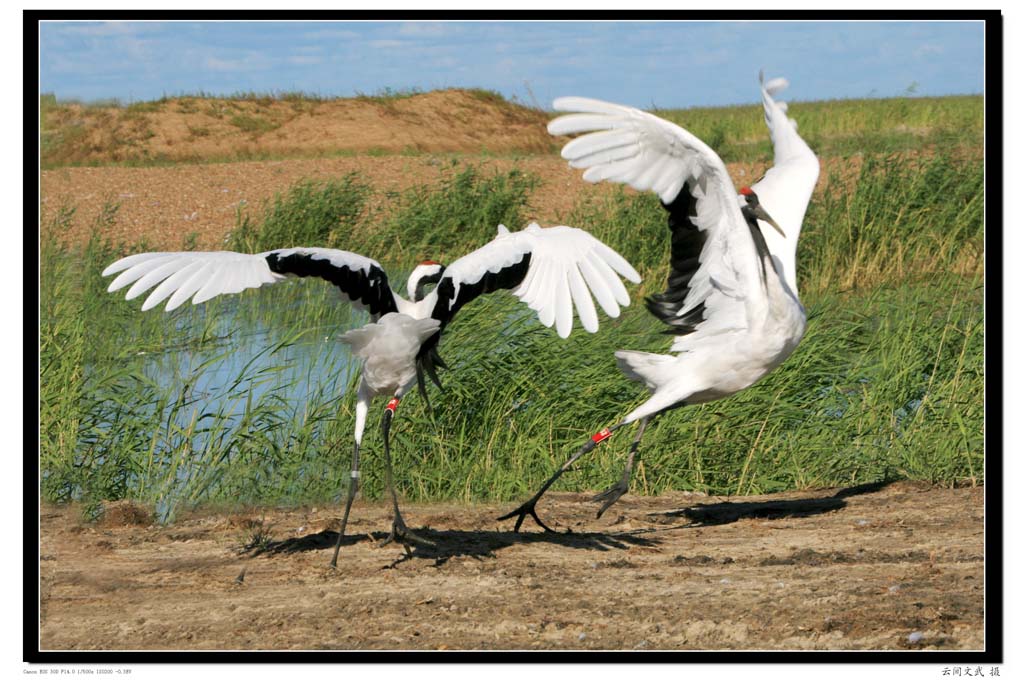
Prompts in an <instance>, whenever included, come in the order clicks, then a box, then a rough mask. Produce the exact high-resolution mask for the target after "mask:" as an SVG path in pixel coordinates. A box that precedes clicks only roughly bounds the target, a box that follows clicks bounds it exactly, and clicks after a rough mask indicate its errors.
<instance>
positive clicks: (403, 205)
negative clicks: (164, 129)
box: [40, 97, 984, 519]
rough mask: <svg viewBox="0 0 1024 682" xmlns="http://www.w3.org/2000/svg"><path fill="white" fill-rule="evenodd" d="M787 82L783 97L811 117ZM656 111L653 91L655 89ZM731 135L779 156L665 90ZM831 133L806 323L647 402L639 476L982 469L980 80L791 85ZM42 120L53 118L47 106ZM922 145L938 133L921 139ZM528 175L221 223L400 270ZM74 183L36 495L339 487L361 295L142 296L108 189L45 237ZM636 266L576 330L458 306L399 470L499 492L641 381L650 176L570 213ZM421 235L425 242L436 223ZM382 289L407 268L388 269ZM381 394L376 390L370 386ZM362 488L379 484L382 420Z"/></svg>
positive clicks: (652, 483)
mask: <svg viewBox="0 0 1024 682" xmlns="http://www.w3.org/2000/svg"><path fill="white" fill-rule="evenodd" d="M796 110H797V108H796V106H795V105H794V107H793V108H791V111H792V112H794V113H793V115H794V116H795V115H796ZM662 113H663V114H665V113H666V112H662ZM666 115H668V116H669V117H670V118H673V119H676V120H679V121H680V122H683V121H685V122H686V125H687V126H688V127H689V128H690V129H691V130H693V131H694V132H695V133H697V134H699V135H702V136H703V137H704V139H705V140H707V141H708V142H709V143H711V144H712V145H713V146H714V145H716V144H717V145H718V146H719V147H722V148H723V150H724V151H723V156H724V157H725V158H726V159H727V160H751V159H759V158H766V157H769V158H770V148H769V147H768V146H767V141H766V140H767V137H766V135H765V134H764V129H763V122H762V121H761V118H760V113H759V111H758V110H757V109H756V108H755V107H736V108H729V109H724V110H685V111H673V112H667V114H666ZM799 119H800V125H801V131H802V132H803V133H804V134H805V135H806V136H807V138H808V140H809V142H810V143H811V144H812V146H815V148H816V150H817V151H819V153H822V154H826V153H827V154H829V155H831V156H837V155H838V156H840V157H843V156H844V155H847V154H849V155H850V157H849V161H850V163H849V164H846V163H840V164H834V167H835V168H836V169H837V170H836V171H835V172H834V174H833V175H832V176H831V177H829V178H827V179H826V181H825V183H824V186H823V188H822V189H821V190H820V191H819V192H818V193H817V194H816V196H815V199H814V200H813V201H812V203H811V206H810V209H809V211H808V214H807V218H806V220H805V227H804V232H803V235H802V239H801V244H800V249H799V251H798V258H799V267H800V275H799V285H800V290H801V297H802V300H803V302H804V305H805V307H806V309H807V312H808V317H809V322H808V328H807V333H806V336H805V338H804V340H803V342H802V344H801V346H800V347H799V348H798V350H797V351H796V353H795V354H794V355H793V357H792V358H790V359H789V360H788V361H787V362H786V364H784V365H783V366H782V367H781V368H780V369H778V370H776V371H775V372H774V373H773V374H771V375H769V376H768V377H766V378H765V379H764V380H763V381H762V382H760V383H759V384H757V385H756V386H754V387H753V388H751V389H749V390H747V391H745V392H743V393H741V394H740V395H738V396H736V397H733V398H730V399H728V400H726V401H721V402H717V403H712V404H709V405H703V406H698V407H693V408H686V409H683V410H680V411H676V412H674V413H672V414H671V415H670V416H668V417H665V418H662V419H659V420H657V421H655V422H653V423H652V425H651V427H650V429H649V430H648V435H647V436H646V437H645V440H644V447H643V449H642V451H641V456H642V464H641V466H640V468H639V470H638V472H637V474H636V475H635V477H634V482H633V491H634V492H637V493H644V494H655V493H659V492H662V491H665V490H670V489H687V490H700V491H705V492H709V493H714V494H748V493H760V492H771V491H778V490H785V489H793V488H807V487H814V486H825V485H846V484H855V483H864V482H871V481H877V480H880V479H884V478H913V479H925V480H929V481H935V482H941V483H944V484H947V485H954V484H957V483H961V482H964V481H968V482H972V483H978V482H981V481H982V480H983V478H984V457H983V454H984V453H983V428H984V401H983V389H984V357H983V344H984V310H983V298H984V278H983V277H984V272H983V254H984V251H983V248H984V232H983V215H984V213H983V208H984V206H983V198H984V197H983V190H984V184H983V179H984V175H983V165H982V159H981V154H980V139H981V137H980V136H981V129H982V128H981V100H980V98H976V97H974V98H970V97H968V98H942V99H905V100H871V101H868V100H865V101H846V102H824V103H805V104H801V105H799ZM44 129H45V125H44ZM922 152H926V153H922ZM536 183H537V178H534V177H531V176H530V175H528V174H525V173H522V172H516V171H513V172H510V173H504V174H487V173H483V172H481V171H479V170H478V169H476V168H475V167H474V166H473V165H472V164H467V163H453V165H452V166H451V168H450V169H449V170H448V171H447V172H446V173H445V174H444V177H443V179H442V181H441V182H439V183H438V184H436V185H432V186H425V187H417V188H413V189H411V190H408V191H406V192H404V193H402V194H401V195H399V196H395V197H392V198H391V199H392V200H391V201H389V202H378V203H380V204H381V206H382V208H376V209H370V208H368V206H369V205H370V202H369V198H370V197H372V196H373V193H374V192H375V191H376V189H375V188H374V187H372V186H369V185H367V184H365V183H364V182H363V181H362V180H361V179H360V177H358V176H355V175H353V176H348V177H343V178H338V179H334V180H330V181H320V182H313V181H310V182H305V183H300V184H299V185H296V186H295V187H293V188H292V189H291V190H290V191H289V192H287V193H284V194H282V195H281V196H279V197H278V198H277V199H276V200H275V201H273V202H270V203H269V204H268V205H266V206H264V207H261V208H257V209H255V210H252V211H250V212H248V213H240V214H239V215H238V218H237V220H236V225H235V228H234V230H233V231H232V232H231V234H230V235H229V236H228V244H227V245H228V247H229V248H233V249H236V250H245V251H250V250H262V249H268V248H276V247H281V246H286V245H292V244H306V245H322V246H332V247H341V248H345V249H349V250H353V251H357V252H363V253H370V254H375V255H376V257H377V258H378V259H379V260H381V262H382V264H383V265H384V266H385V268H386V269H387V270H388V272H389V273H392V274H393V275H396V274H397V275H404V273H407V272H409V270H411V268H412V267H413V265H414V264H415V262H416V260H417V259H418V257H419V255H420V254H421V253H424V252H429V253H432V254H434V255H435V257H438V258H440V259H444V260H446V261H447V262H450V261H451V260H453V259H454V258H456V257H458V256H459V255H461V254H462V252H464V250H465V248H466V246H465V245H467V244H479V245H482V244H483V243H485V242H486V241H487V240H489V239H490V238H491V237H492V235H493V233H494V229H495V226H496V225H497V224H498V223H499V222H504V223H505V224H507V225H509V226H518V225H521V224H522V223H523V216H524V207H525V205H526V202H527V201H528V199H529V196H530V192H531V190H532V189H533V187H535V185H536ZM76 219H77V218H76V215H75V211H74V206H73V205H65V206H63V207H61V208H56V209H55V208H50V209H48V210H47V212H46V213H45V214H44V224H43V226H42V229H43V239H42V245H43V248H42V252H41V263H40V267H41V270H40V272H41V282H40V297H41V302H40V363H41V377H40V379H41V393H40V411H41V415H40V418H41V425H40V426H41V453H40V454H41V470H42V475H43V482H42V487H43V494H44V497H45V498H46V499H48V500H53V501H68V500H73V499H74V500H82V501H84V502H86V506H85V508H86V509H87V510H89V509H97V508H98V503H99V502H100V501H101V500H106V499H121V498H132V499H136V500H140V501H143V502H146V503H148V504H152V505H154V506H155V507H156V508H157V510H158V512H159V513H160V516H161V518H164V519H168V518H173V516H174V514H175V512H176V511H179V510H181V509H184V508H187V507H189V506H191V505H195V504H212V505H238V504H248V503H253V504H256V503H258V504H269V503H282V504H300V503H318V502H329V501H332V500H335V499H336V498H337V496H338V495H339V492H340V491H341V490H342V487H343V485H344V484H345V483H346V480H347V471H348V458H349V455H350V447H351V434H352V426H353V420H354V414H353V404H352V402H353V401H352V399H351V398H352V396H351V395H350V393H351V392H353V390H354V386H355V382H356V381H357V371H356V369H357V368H356V367H354V366H353V365H352V363H351V362H350V360H349V358H348V357H347V356H346V355H345V354H344V352H341V351H339V349H338V348H337V345H338V344H336V343H335V342H334V340H333V337H334V336H336V335H337V334H338V333H339V332H340V331H342V330H344V329H346V328H349V327H351V326H353V325H357V324H360V323H362V322H363V321H364V320H365V319H366V318H365V316H363V315H362V314H360V313H354V312H352V311H351V310H350V309H349V308H348V307H347V306H345V305H339V304H338V298H337V296H336V294H334V293H333V292H332V291H330V290H329V287H327V286H324V285H323V284H322V283H320V282H309V281H305V280H301V281H294V282H288V283H284V284H280V285H277V286H275V287H271V288H269V289H267V290H265V291H258V292H246V293H245V294H242V295H240V296H236V297H229V298H224V299H216V300H214V301H211V302H209V303H207V304H205V305H202V306H196V307H193V306H185V307H183V308H181V309H179V310H178V311H175V312H174V313H172V314H170V315H164V314H162V313H160V312H158V311H153V312H150V313H146V314H143V313H140V312H139V310H138V308H139V306H140V303H139V301H138V300H136V301H131V302H125V301H124V300H123V297H122V296H121V295H112V294H107V293H105V287H106V284H107V283H108V281H107V280H104V279H103V278H101V277H100V275H99V273H100V271H101V270H102V269H103V268H104V267H105V266H106V265H108V264H109V263H110V262H112V261H113V260H114V259H116V258H117V257H119V256H120V255H123V254H125V253H129V252H137V251H140V250H144V249H146V245H145V244H111V243H109V242H107V241H106V240H105V238H104V236H103V235H104V233H105V228H106V227H108V226H109V225H110V224H111V223H112V222H113V221H115V220H116V219H117V208H116V206H114V205H111V206H110V207H109V210H108V211H107V212H105V213H104V214H103V215H101V216H100V218H99V219H98V220H97V224H96V225H95V226H94V230H93V232H94V235H95V236H94V238H93V239H92V240H91V242H90V243H89V244H88V245H86V246H82V247H65V246H58V245H57V244H58V242H57V240H55V239H48V238H47V235H48V234H55V233H57V232H59V231H61V230H62V229H64V227H66V225H67V224H69V223H70V222H72V221H75V220H76ZM569 223H570V224H574V225H578V226H580V227H584V228H586V229H588V230H589V231H591V232H592V233H594V234H595V235H596V236H598V237H599V238H601V239H602V240H604V241H606V242H607V243H608V244H610V245H611V246H613V247H614V248H616V249H618V250H620V251H621V252H622V253H623V254H625V255H626V256H627V257H628V258H629V260H630V261H631V262H632V263H633V264H634V265H635V266H636V267H637V269H638V270H639V271H640V273H641V274H642V275H643V277H644V283H643V284H642V285H641V286H640V287H639V288H636V289H632V290H631V295H632V297H633V301H634V304H633V305H632V306H631V307H630V308H628V309H626V310H625V311H624V312H623V315H622V316H621V318H620V319H619V320H608V319H607V318H604V317H602V320H601V324H602V329H601V332H599V333H598V334H597V335H594V336H591V335H587V334H586V333H585V332H583V331H582V330H581V329H579V328H578V327H577V330H576V332H575V333H574V334H573V336H572V337H570V338H569V339H568V340H566V341H562V340H560V339H558V338H557V337H556V335H555V334H554V333H553V332H552V331H550V330H548V329H545V328H543V327H542V326H541V325H540V324H539V323H538V322H537V321H536V319H535V317H534V316H533V315H532V314H531V313H530V312H529V311H528V310H527V309H526V308H525V306H522V305H521V304H519V303H518V302H517V301H515V300H514V299H512V297H510V296H506V295H496V296H490V297H486V300H483V301H478V302H476V303H474V304H473V305H472V306H468V307H467V308H466V309H465V310H463V311H462V312H460V313H459V316H458V317H457V318H456V320H455V322H454V323H453V325H452V326H451V327H450V329H449V331H448V332H447V333H446V336H445V338H444V340H443V341H442V344H441V348H440V350H441V354H442V356H443V357H444V358H445V360H446V361H447V362H448V364H449V366H450V367H451V369H450V371H447V372H444V373H443V374H442V381H443V382H444V384H445V392H444V394H443V397H442V395H441V394H438V392H437V390H436V389H431V398H432V402H433V404H434V406H435V414H434V415H433V417H432V416H431V415H430V414H428V412H427V411H426V409H425V407H424V405H423V403H422V400H421V399H420V398H419V397H412V396H410V398H409V399H407V400H406V401H405V403H403V406H402V410H401V411H400V413H399V418H398V419H397V421H396V423H395V427H394V428H393V430H392V437H393V442H394V447H393V456H394V457H395V465H396V473H397V477H398V481H397V484H398V486H399V489H400V492H401V494H403V495H404V496H406V497H407V498H409V499H416V500H439V499H454V500H483V499H489V500H511V499H514V498H518V497H521V496H523V495H524V494H525V493H527V492H528V491H531V490H532V489H534V488H535V486H537V485H538V484H539V483H540V482H541V481H542V480H543V479H544V478H546V477H547V475H548V474H549V473H550V472H551V471H552V469H553V468H554V467H556V466H558V465H560V464H561V462H562V461H563V460H564V458H565V457H566V455H567V453H568V452H569V451H570V449H572V448H573V447H574V446H576V445H577V444H578V443H579V442H580V441H581V440H582V439H584V438H586V437H587V436H588V435H589V434H591V433H593V432H594V431H595V430H597V429H598V428H601V427H603V426H607V425H609V424H611V423H614V421H616V420H617V419H618V418H619V417H621V416H622V415H623V414H625V412H626V411H628V410H629V409H631V408H632V407H633V406H635V405H637V404H639V403H640V402H642V401H643V400H644V399H645V396H646V391H645V390H644V389H643V387H642V386H640V385H639V384H635V383H632V382H629V381H628V380H626V379H625V378H624V377H623V376H622V375H621V374H620V373H619V372H618V370H617V369H616V368H615V362H614V358H613V356H612V352H613V351H614V350H616V349H619V348H624V349H635V350H647V351H652V352H665V351H666V349H667V346H668V344H669V342H670V340H669V338H668V337H666V336H665V335H663V334H662V328H661V327H660V326H659V323H658V322H657V321H656V320H655V319H654V318H652V317H651V316H650V315H649V314H648V313H647V312H646V310H644V308H643V306H642V305H641V304H640V303H641V301H642V297H643V296H645V295H649V294H652V293H656V292H657V291H659V290H660V289H661V288H662V287H663V286H664V282H665V279H666V277H667V272H668V243H667V240H666V239H665V238H664V237H665V218H664V215H663V211H662V209H661V208H660V206H659V205H658V202H657V200H656V199H655V198H654V197H651V196H646V195H644V196H637V195H635V194H632V193H627V192H613V193H610V194H607V195H604V196H602V197H600V198H597V199H591V200H588V201H586V202H581V203H579V204H578V205H577V206H576V208H575V210H574V212H573V215H572V216H571V218H570V220H569ZM427 246H429V247H430V248H429V250H427V249H426V248H425V247H427ZM392 286H393V287H394V288H400V287H403V286H404V277H395V280H394V281H392ZM380 407H381V406H376V407H375V411H376V410H379V409H380ZM375 419H376V417H375V416H374V417H371V428H370V429H368V435H367V438H366V440H365V448H366V459H365V461H366V466H365V474H364V475H365V479H364V484H363V491H364V494H366V495H367V496H370V497H377V496H380V495H381V494H382V491H383V467H381V466H380V456H379V455H380V454H382V453H381V452H380V448H381V445H380V439H379V436H378V434H377V432H376V429H375V428H372V427H373V426H375V422H374V421H373V420H375ZM628 440H629V436H628V435H626V436H623V435H620V436H619V437H618V438H614V439H612V440H611V441H610V444H609V445H606V446H605V447H603V448H601V449H599V450H598V451H597V452H596V453H595V455H594V456H592V458H591V459H590V460H589V462H587V461H584V462H582V463H581V464H582V466H581V468H580V469H579V471H577V472H575V473H573V474H571V475H567V476H565V477H564V478H563V480H562V481H561V482H560V483H559V484H558V485H559V486H560V487H561V488H563V489H573V490H586V489H595V490H596V489H601V488H604V487H606V486H607V485H609V484H610V483H611V482H613V481H614V480H615V479H616V478H617V476H618V474H619V472H620V469H621V461H622V456H623V454H624V452H625V450H626V447H627V445H628Z"/></svg>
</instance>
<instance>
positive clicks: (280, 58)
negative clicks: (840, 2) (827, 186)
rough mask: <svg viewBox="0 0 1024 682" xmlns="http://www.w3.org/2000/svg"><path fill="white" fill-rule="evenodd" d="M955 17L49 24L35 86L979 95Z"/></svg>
mask: <svg viewBox="0 0 1024 682" xmlns="http://www.w3.org/2000/svg"><path fill="white" fill-rule="evenodd" d="M983 45H984V42H983V27H982V24H981V23H980V22H979V23H965V22H955V23H948V22H892V23H877V22H777V23H773V22H743V23H741V22H626V21H615V22H451V21H446V22H401V21H395V22H323V23H319V22H266V23H259V22H221V23H213V22H180V23H179V22H152V23H147V22H128V23H116V22H108V23H98V22H77V23H76V22H60V23H57V22H49V23H43V24H41V27H40V91H42V92H53V93H56V94H57V96H58V97H59V98H62V99H70V98H77V99H83V100H96V99H105V98H118V99H121V100H123V101H138V100H147V99H155V98H158V97H161V96H163V95H165V94H167V95H175V94H181V93H190V92H192V93H194V92H198V91H203V92H207V93H211V94H229V93H233V92H242V91H257V92H277V91H291V90H303V91H308V92H314V93H319V94H321V95H340V96H351V95H353V94H356V93H360V92H362V93H375V92H379V91H381V90H382V89H384V88H392V89H408V88H419V89H421V90H431V89H436V88H445V87H482V88H488V89H492V90H497V91H498V92H501V93H502V94H504V95H505V96H508V97H515V98H517V99H519V100H521V101H523V102H526V103H528V104H537V105H540V106H544V107H548V106H550V103H551V100H552V99H553V98H555V97H558V96H561V95H570V94H575V95H585V96H589V97H597V98H600V99H609V100H613V101H617V102H622V103H624V104H630V105H633V106H639V107H645V108H646V107H650V106H659V107H686V106H702V105H724V104H739V103H747V102H753V101H755V99H756V96H757V89H756V82H757V81H756V79H757V71H758V69H759V68H761V67H763V68H764V69H765V72H766V75H768V76H769V77H774V76H778V75H782V76H785V77H786V78H788V79H789V80H790V81H791V83H792V89H791V90H790V91H789V92H788V93H787V96H788V97H789V98H791V99H802V100H812V99H831V98H838V97H868V96H871V97H888V96H895V95H902V94H905V93H906V92H907V91H908V89H913V90H914V91H915V92H916V94H919V95H945V94H962V93H980V92H982V91H983V86H984V81H983V64H984V62H983V51H984V47H983Z"/></svg>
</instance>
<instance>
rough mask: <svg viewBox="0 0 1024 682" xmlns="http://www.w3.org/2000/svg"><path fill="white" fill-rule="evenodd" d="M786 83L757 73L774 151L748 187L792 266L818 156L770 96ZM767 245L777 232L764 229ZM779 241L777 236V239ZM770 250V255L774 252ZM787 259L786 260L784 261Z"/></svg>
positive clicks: (815, 180) (817, 166)
mask: <svg viewBox="0 0 1024 682" xmlns="http://www.w3.org/2000/svg"><path fill="white" fill-rule="evenodd" d="M788 85H789V82H788V81H786V79H784V78H773V79H772V80H770V81H768V82H767V83H765V82H764V74H763V73H762V74H761V103H762V105H763V106H764V122H765V124H766V125H767V126H768V133H769V134H770V135H771V138H772V145H773V146H774V148H775V160H774V165H773V166H772V167H771V168H770V169H768V172H767V173H765V175H764V177H763V178H761V180H759V181H758V182H757V183H755V184H754V185H753V186H751V189H752V190H754V192H756V193H757V197H758V199H759V200H760V202H761V205H763V206H764V208H765V210H766V211H767V212H768V214H769V215H770V216H771V217H772V218H774V219H775V222H777V223H778V224H779V227H781V228H782V230H783V232H785V233H786V241H788V242H789V246H790V247H791V248H788V249H779V250H778V251H781V252H782V254H783V256H784V258H785V260H788V261H789V262H786V263H785V265H786V266H788V267H790V268H792V267H795V252H796V242H797V239H798V237H799V236H800V227H801V225H802V224H803V221H804V213H806V211H807V204H808V203H809V202H810V200H811V193H812V192H814V186H815V184H816V183H817V181H818V173H819V170H820V166H819V164H818V157H816V156H815V155H814V152H813V151H811V148H810V147H808V146H807V143H806V142H804V140H803V138H801V137H800V135H799V134H797V131H796V121H794V120H793V119H791V118H789V117H788V116H787V115H786V109H787V107H786V106H785V104H786V103H785V102H777V101H775V99H774V96H775V95H777V94H778V93H780V92H782V90H784V89H785V88H786V87H787V86H788ZM765 232H766V233H767V235H768V236H767V237H766V238H767V239H770V240H771V241H769V246H772V245H773V244H772V243H773V242H774V241H776V239H775V237H776V235H777V233H775V232H774V231H773V230H770V229H769V230H766V231H765ZM780 239H781V237H780ZM778 251H777V250H776V249H772V252H773V253H777V252H778ZM787 257H788V258H787Z"/></svg>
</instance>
